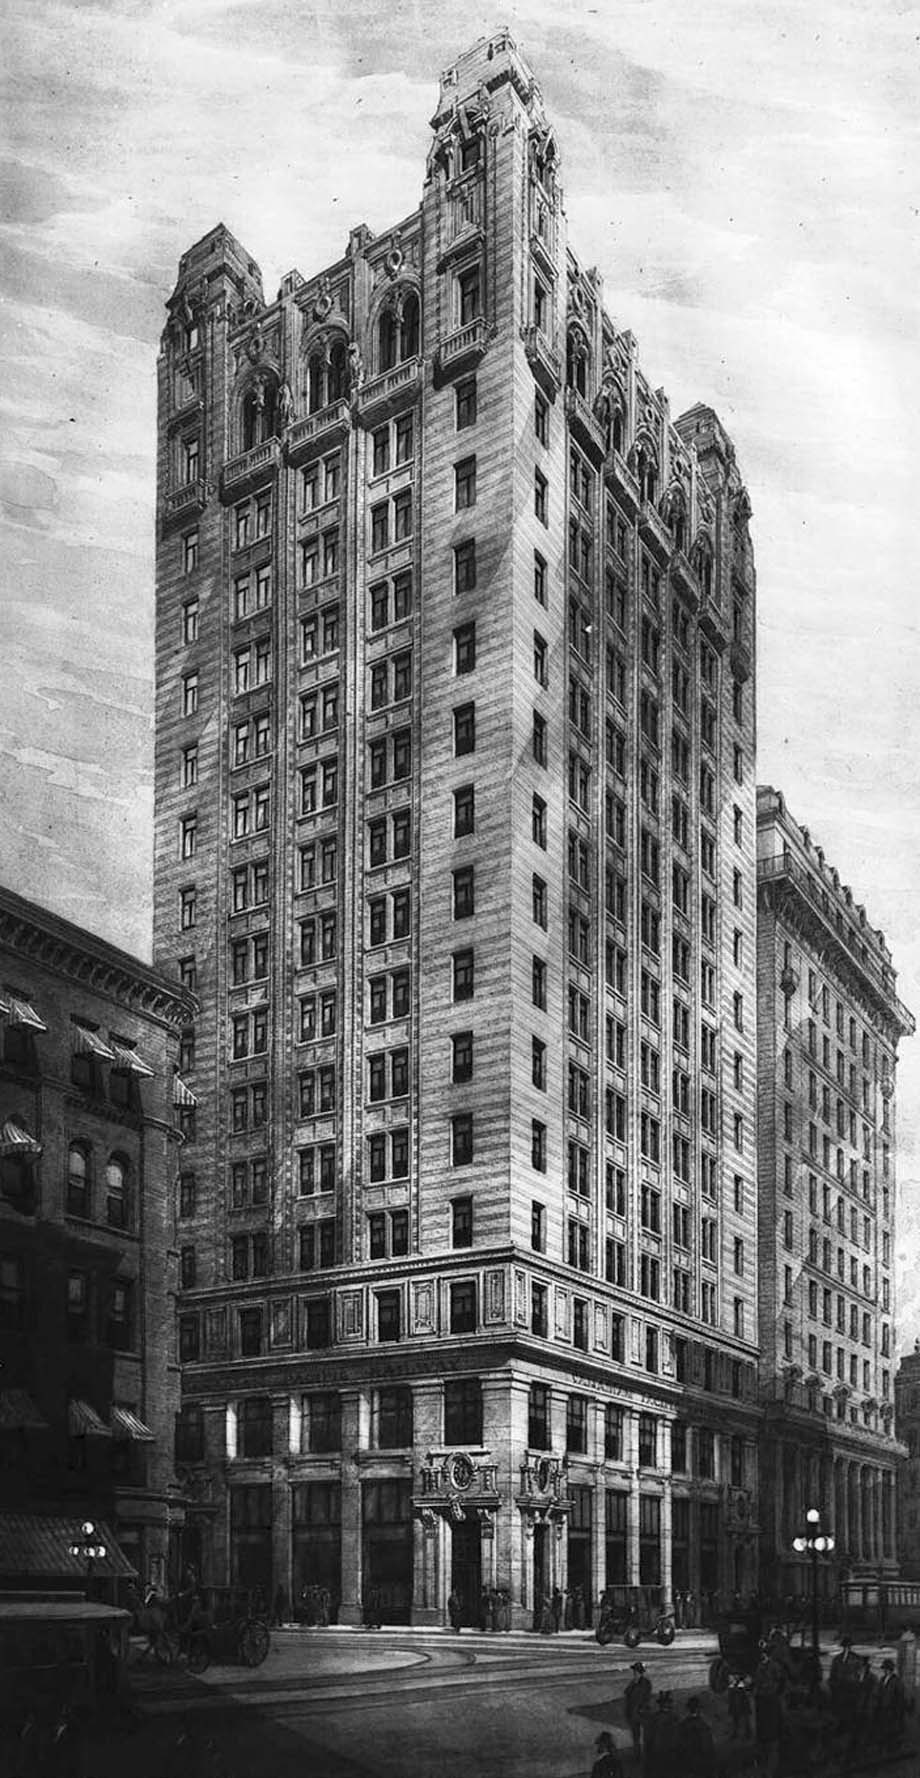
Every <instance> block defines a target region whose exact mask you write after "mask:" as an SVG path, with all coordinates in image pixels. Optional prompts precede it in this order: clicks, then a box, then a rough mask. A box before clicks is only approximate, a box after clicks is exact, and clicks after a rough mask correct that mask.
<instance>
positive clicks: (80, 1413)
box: [67, 1398, 112, 1438]
mask: <svg viewBox="0 0 920 1778" xmlns="http://www.w3.org/2000/svg"><path fill="white" fill-rule="evenodd" d="M67 1430H68V1432H69V1433H70V1436H71V1438H111V1436H112V1428H111V1426H106V1423H105V1421H104V1420H100V1418H99V1415H98V1414H97V1412H96V1410H95V1408H91V1407H90V1405H89V1402H88V1401H79V1400H77V1399H76V1398H74V1399H73V1400H71V1401H69V1402H68V1403H67Z"/></svg>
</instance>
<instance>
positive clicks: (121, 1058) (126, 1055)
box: [112, 1038, 154, 1080]
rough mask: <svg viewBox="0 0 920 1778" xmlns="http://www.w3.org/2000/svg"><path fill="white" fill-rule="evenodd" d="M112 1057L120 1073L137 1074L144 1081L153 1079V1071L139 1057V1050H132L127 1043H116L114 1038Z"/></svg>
mask: <svg viewBox="0 0 920 1778" xmlns="http://www.w3.org/2000/svg"><path fill="white" fill-rule="evenodd" d="M112 1056H113V1058H114V1065H115V1067H116V1069H117V1070H118V1071H119V1073H121V1074H137V1075H140V1077H141V1079H142V1080H152V1079H153V1073H154V1071H153V1069H152V1068H148V1066H147V1064H146V1062H145V1061H144V1060H143V1059H142V1057H140V1056H139V1055H138V1053H137V1050H135V1049H131V1047H130V1045H128V1044H127V1043H116V1042H115V1040H114V1038H113V1040H112Z"/></svg>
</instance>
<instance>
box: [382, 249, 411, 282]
mask: <svg viewBox="0 0 920 1778" xmlns="http://www.w3.org/2000/svg"><path fill="white" fill-rule="evenodd" d="M405 257H406V256H405V254H404V252H403V250H402V247H401V246H400V244H399V241H398V240H396V241H394V242H393V245H392V247H391V248H390V251H389V253H388V254H387V256H386V259H385V260H384V262H383V265H384V270H385V272H386V275H387V277H388V278H398V276H399V274H400V272H401V271H402V268H403V264H404V262H405Z"/></svg>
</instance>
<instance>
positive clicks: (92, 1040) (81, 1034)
mask: <svg viewBox="0 0 920 1778" xmlns="http://www.w3.org/2000/svg"><path fill="white" fill-rule="evenodd" d="M73 1048H74V1055H75V1056H98V1057H99V1059H100V1061H102V1062H114V1060H115V1057H114V1054H113V1052H112V1050H111V1049H110V1048H109V1045H108V1044H107V1043H103V1041H102V1038H101V1037H100V1036H99V1033H98V1031H91V1030H90V1028H89V1026H88V1025H74V1028H73Z"/></svg>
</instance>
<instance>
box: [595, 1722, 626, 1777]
mask: <svg viewBox="0 0 920 1778" xmlns="http://www.w3.org/2000/svg"><path fill="white" fill-rule="evenodd" d="M594 1746H595V1749H596V1751H597V1759H596V1760H595V1761H594V1764H593V1766H592V1767H591V1778H623V1766H622V1763H621V1761H620V1756H619V1754H618V1753H617V1750H616V1745H615V1743H614V1739H613V1736H612V1735H611V1733H610V1730H609V1729H601V1732H600V1734H599V1735H598V1737H597V1740H596V1741H595V1743H594Z"/></svg>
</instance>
